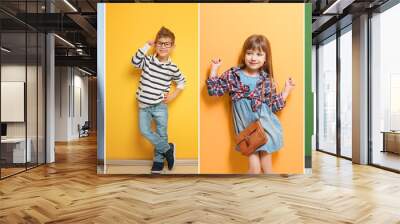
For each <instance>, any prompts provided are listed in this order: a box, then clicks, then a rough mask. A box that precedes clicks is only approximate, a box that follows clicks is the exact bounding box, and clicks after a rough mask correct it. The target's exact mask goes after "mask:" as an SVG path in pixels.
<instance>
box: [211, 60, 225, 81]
mask: <svg viewBox="0 0 400 224" xmlns="http://www.w3.org/2000/svg"><path fill="white" fill-rule="evenodd" d="M221 64H222V60H221V59H220V58H214V59H212V60H211V72H210V77H216V76H217V71H218V68H219V67H220V66H221Z"/></svg>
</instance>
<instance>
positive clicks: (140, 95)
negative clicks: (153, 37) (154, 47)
mask: <svg viewBox="0 0 400 224" xmlns="http://www.w3.org/2000/svg"><path fill="white" fill-rule="evenodd" d="M149 49H150V45H148V44H147V43H146V44H145V45H144V46H143V47H142V48H140V49H139V50H138V51H137V52H136V54H135V55H134V56H133V57H132V63H133V65H135V67H137V68H140V69H141V70H142V74H141V76H140V81H139V88H138V89H137V91H136V98H137V100H138V101H139V106H140V107H142V108H143V107H147V106H151V105H155V104H158V103H160V102H162V101H163V99H164V94H165V93H168V92H169V91H170V89H171V82H172V81H174V82H176V84H177V88H179V89H183V88H184V87H185V77H184V76H183V74H182V73H181V71H180V70H179V68H178V66H176V65H175V64H174V63H172V62H171V60H170V59H168V62H166V63H162V62H160V61H159V60H158V59H157V57H155V56H149V55H146V53H147V51H148V50H149Z"/></svg>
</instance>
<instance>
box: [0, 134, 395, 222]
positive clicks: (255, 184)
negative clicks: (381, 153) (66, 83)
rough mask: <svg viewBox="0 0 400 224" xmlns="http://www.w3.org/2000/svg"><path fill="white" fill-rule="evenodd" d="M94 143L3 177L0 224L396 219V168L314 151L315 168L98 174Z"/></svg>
mask: <svg viewBox="0 0 400 224" xmlns="http://www.w3.org/2000/svg"><path fill="white" fill-rule="evenodd" d="M95 144H96V142H95V139H94V138H85V139H83V140H81V141H79V142H72V143H70V144H58V145H57V150H56V152H57V153H56V160H57V162H56V163H55V164H52V165H47V166H41V167H39V168H35V169H33V170H29V171H27V172H25V173H22V174H19V175H16V176H13V177H10V178H7V179H5V180H2V181H0V223H44V222H47V223H250V222H251V223H373V224H375V223H385V224H387V223H400V175H399V174H396V173H391V172H388V171H384V170H380V169H377V168H374V167H369V166H358V165H352V164H351V162H350V161H348V160H343V159H337V158H335V157H333V156H330V155H326V154H323V153H314V155H313V167H314V168H313V174H312V175H296V176H290V177H281V176H254V177H253V176H240V175H234V176H196V175H192V176H190V175H186V176H172V177H171V176H157V177H153V176H127V175H116V176H98V175H97V174H96V164H95V161H96V145H95Z"/></svg>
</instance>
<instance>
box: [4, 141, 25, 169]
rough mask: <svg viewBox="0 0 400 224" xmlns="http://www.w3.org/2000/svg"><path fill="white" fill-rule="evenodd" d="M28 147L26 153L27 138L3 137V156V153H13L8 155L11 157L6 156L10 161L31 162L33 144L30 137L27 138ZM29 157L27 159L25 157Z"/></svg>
mask: <svg viewBox="0 0 400 224" xmlns="http://www.w3.org/2000/svg"><path fill="white" fill-rule="evenodd" d="M27 142H28V147H27V149H26V154H25V138H6V139H1V156H2V157H3V155H6V156H7V155H10V154H12V160H11V155H10V156H7V157H9V158H5V157H3V158H5V160H6V161H7V162H9V163H25V162H30V161H31V158H32V154H31V144H32V141H31V139H30V138H28V139H27ZM26 158H27V161H25V159H26Z"/></svg>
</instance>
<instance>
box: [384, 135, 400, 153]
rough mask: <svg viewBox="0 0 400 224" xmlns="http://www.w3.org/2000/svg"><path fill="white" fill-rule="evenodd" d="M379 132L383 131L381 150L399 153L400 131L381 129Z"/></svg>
mask: <svg viewBox="0 0 400 224" xmlns="http://www.w3.org/2000/svg"><path fill="white" fill-rule="evenodd" d="M381 133H383V150H382V152H393V153H397V154H400V131H382V132H381Z"/></svg>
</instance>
